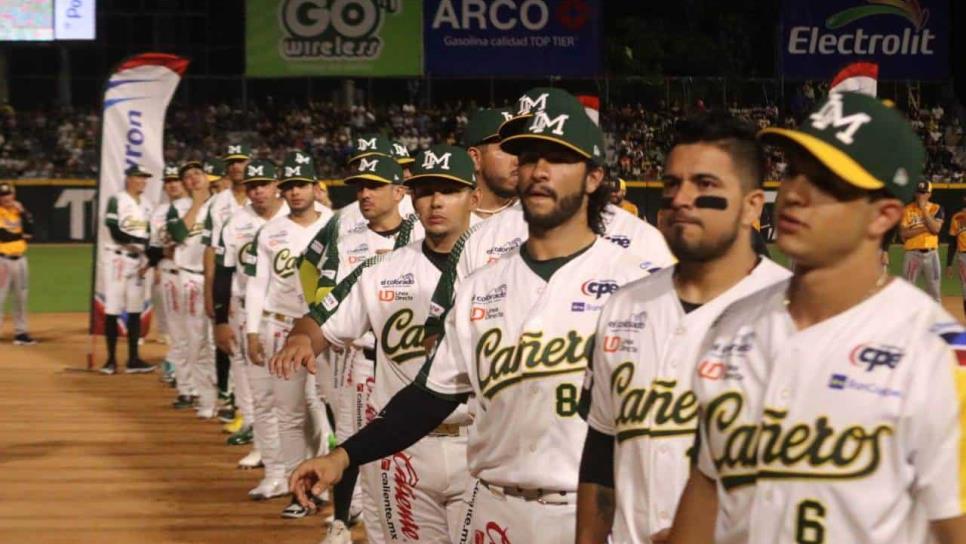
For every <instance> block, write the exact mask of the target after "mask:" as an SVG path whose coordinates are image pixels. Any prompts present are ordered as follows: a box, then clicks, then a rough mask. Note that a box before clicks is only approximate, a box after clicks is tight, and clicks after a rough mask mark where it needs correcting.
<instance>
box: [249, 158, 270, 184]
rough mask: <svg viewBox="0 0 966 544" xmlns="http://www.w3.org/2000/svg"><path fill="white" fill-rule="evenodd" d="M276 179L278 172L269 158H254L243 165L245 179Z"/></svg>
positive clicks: (250, 180)
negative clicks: (246, 164)
mask: <svg viewBox="0 0 966 544" xmlns="http://www.w3.org/2000/svg"><path fill="white" fill-rule="evenodd" d="M277 179H278V172H277V168H276V166H275V163H274V162H272V161H271V160H269V159H254V160H253V161H252V162H250V163H248V166H246V167H245V181H244V183H250V182H252V181H275V180H277Z"/></svg>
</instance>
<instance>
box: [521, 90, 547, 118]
mask: <svg viewBox="0 0 966 544" xmlns="http://www.w3.org/2000/svg"><path fill="white" fill-rule="evenodd" d="M547 96H548V95H547V93H543V94H541V95H540V96H538V97H537V98H536V99H531V98H530V97H529V96H527V95H523V96H521V97H520V109H519V112H518V114H519V115H523V114H524V113H530V112H532V111H543V110H545V109H547Z"/></svg>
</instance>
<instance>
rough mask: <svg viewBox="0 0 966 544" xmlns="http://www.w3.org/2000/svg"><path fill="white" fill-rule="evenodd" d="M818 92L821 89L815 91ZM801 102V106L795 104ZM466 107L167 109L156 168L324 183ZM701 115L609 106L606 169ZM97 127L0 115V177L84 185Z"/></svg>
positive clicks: (418, 139) (78, 118)
mask: <svg viewBox="0 0 966 544" xmlns="http://www.w3.org/2000/svg"><path fill="white" fill-rule="evenodd" d="M804 89H805V91H804V93H802V94H801V97H800V100H793V101H792V105H791V107H789V108H788V111H785V112H783V111H781V110H779V108H778V107H776V106H774V105H749V106H739V105H738V104H737V103H734V104H732V106H731V107H730V108H729V110H730V112H731V113H732V115H735V116H736V117H738V118H740V119H742V120H745V121H751V122H753V123H754V124H756V125H758V127H760V128H765V127H769V126H782V127H793V126H795V125H796V124H797V123H798V121H800V119H801V116H802V115H804V113H802V112H805V111H808V110H809V109H810V107H811V105H812V103H813V101H814V98H809V96H812V97H814V95H815V92H816V91H814V90H813V91H812V92H811V93H810V92H809V89H810V86H805V87H804ZM818 92H821V89H819V90H818ZM799 102H801V103H799ZM472 109H473V108H472V107H471V106H470V105H468V104H461V103H451V104H446V105H443V106H439V107H436V108H433V109H424V108H423V109H420V110H419V111H417V109H416V108H415V107H414V106H413V105H412V104H402V105H400V104H393V105H389V106H386V107H368V106H353V107H338V106H336V105H334V104H332V103H331V102H320V101H309V102H307V103H299V104H297V105H296V104H293V103H287V104H279V103H275V102H274V101H271V100H268V101H265V102H262V103H257V104H256V103H251V104H250V105H249V106H248V107H247V108H241V107H240V106H237V105H234V106H233V105H229V104H226V103H221V104H211V105H205V106H197V107H189V108H171V109H170V110H169V115H168V126H167V133H166V140H167V141H166V144H165V154H166V157H165V158H166V160H176V159H178V160H180V159H183V158H184V157H188V156H191V157H194V158H198V159H200V158H202V157H204V156H208V155H211V154H214V153H216V152H217V150H219V149H224V146H225V145H226V144H227V143H228V142H229V141H239V140H242V141H252V142H259V143H260V147H259V148H258V149H257V150H256V154H257V155H258V156H261V157H266V158H272V159H274V160H275V161H276V162H281V160H282V158H283V156H284V154H285V152H286V151H287V150H289V149H292V148H298V149H305V150H306V151H309V152H310V153H312V154H313V156H314V157H315V158H316V161H317V166H318V169H319V175H320V176H321V177H323V178H334V177H338V176H340V175H341V174H342V165H344V164H345V161H346V159H347V158H348V156H349V153H350V152H351V141H352V138H353V137H355V136H357V135H359V134H365V133H370V132H374V131H376V130H383V131H387V132H388V134H387V136H389V137H390V138H392V139H393V140H395V141H398V142H400V143H402V144H404V145H405V146H406V147H407V148H408V149H409V152H410V153H416V152H417V151H419V150H422V149H426V148H428V147H429V146H430V145H432V144H437V143H444V144H454V143H456V142H458V141H459V137H460V134H461V133H462V130H463V128H464V127H465V125H466V122H467V113H468V112H469V111H471V110H472ZM703 109H706V107H705V105H704V103H703V101H701V100H698V101H696V103H695V104H694V106H692V107H687V108H685V107H682V106H681V104H680V103H678V102H672V103H670V104H667V103H665V102H663V101H661V102H660V103H658V104H656V105H655V106H654V107H651V106H649V105H645V104H641V103H636V104H629V103H625V104H622V105H612V106H610V107H607V108H605V110H604V111H602V112H601V125H602V127H603V129H604V131H605V141H606V144H607V166H608V168H609V169H610V171H611V172H614V173H615V174H616V175H617V176H619V177H622V178H626V179H658V178H660V176H661V165H662V164H663V163H664V159H665V157H664V153H663V150H665V149H667V148H668V144H669V143H670V138H671V134H672V127H673V125H674V122H675V120H677V119H680V118H681V117H682V116H683V115H685V114H686V113H688V112H689V111H694V110H703ZM906 114H907V115H908V116H909V117H910V120H911V122H912V124H913V126H914V127H915V129H916V130H917V132H918V133H919V136H920V137H921V138H922V141H923V142H925V144H926V150H927V152H928V156H929V160H928V162H927V167H926V175H927V176H928V177H929V179H930V181H933V182H941V181H961V180H962V178H963V173H962V171H963V167H964V166H966V142H964V140H963V127H962V124H961V122H960V120H959V118H958V117H957V116H956V115H953V114H951V112H946V111H945V110H944V109H943V108H942V107H941V106H938V105H937V106H931V107H921V108H918V109H913V110H912V111H907V112H906ZM99 123H100V118H99V116H98V114H97V112H96V111H95V110H93V109H65V108H50V109H43V110H24V111H15V110H14V109H13V108H12V107H10V106H4V107H3V108H2V109H0V178H8V179H9V178H89V177H95V176H96V175H97V168H98V164H97V152H98V150H97V141H98V131H99ZM770 159H771V160H770V171H769V172H768V179H779V178H780V177H781V173H782V170H783V169H784V167H785V163H784V161H783V159H782V157H781V156H779V155H778V154H774V155H772V156H771V157H770Z"/></svg>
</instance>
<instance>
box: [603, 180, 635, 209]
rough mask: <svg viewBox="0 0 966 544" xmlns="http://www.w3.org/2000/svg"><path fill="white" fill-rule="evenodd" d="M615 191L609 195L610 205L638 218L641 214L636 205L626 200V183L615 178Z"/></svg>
mask: <svg viewBox="0 0 966 544" xmlns="http://www.w3.org/2000/svg"><path fill="white" fill-rule="evenodd" d="M616 189H617V190H616V191H614V192H613V193H611V197H610V203H611V204H613V205H615V206H620V207H621V209H622V210H624V211H626V212H627V213H629V214H631V215H633V216H634V217H640V215H641V213H640V211H639V210H638V209H637V204H634V203H633V202H631V201H630V200H627V182H626V181H624V180H623V179H621V178H617V187H616Z"/></svg>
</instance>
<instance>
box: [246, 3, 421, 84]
mask: <svg viewBox="0 0 966 544" xmlns="http://www.w3.org/2000/svg"><path fill="white" fill-rule="evenodd" d="M245 6H246V23H245V26H246V44H245V47H246V56H245V58H246V68H245V73H246V75H248V76H254V77H285V76H309V75H319V76H359V77H368V76H417V75H421V74H422V73H423V59H422V51H423V44H422V17H423V11H422V2H421V1H413V0H405V1H404V0H334V1H332V0H248V1H247V2H245Z"/></svg>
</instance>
